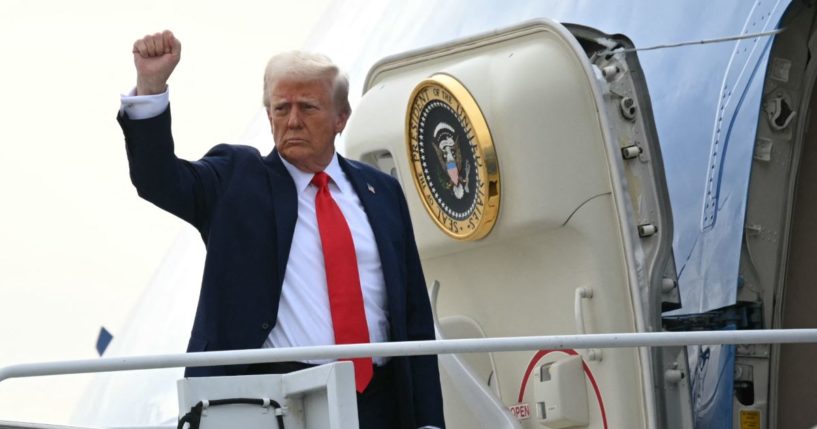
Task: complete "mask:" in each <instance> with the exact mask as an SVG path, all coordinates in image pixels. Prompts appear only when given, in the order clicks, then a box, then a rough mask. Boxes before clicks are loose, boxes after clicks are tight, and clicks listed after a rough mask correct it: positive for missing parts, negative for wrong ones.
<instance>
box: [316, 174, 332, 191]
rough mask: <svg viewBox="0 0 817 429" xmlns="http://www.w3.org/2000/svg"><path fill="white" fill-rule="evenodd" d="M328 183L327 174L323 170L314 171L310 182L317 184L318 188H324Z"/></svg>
mask: <svg viewBox="0 0 817 429" xmlns="http://www.w3.org/2000/svg"><path fill="white" fill-rule="evenodd" d="M328 183H329V175H328V174H326V173H324V172H323V171H319V172H317V173H315V176H314V177H312V184H313V185H315V186H317V187H318V189H322V188H325V187H326V185H327V184H328Z"/></svg>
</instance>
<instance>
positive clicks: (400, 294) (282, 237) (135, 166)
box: [117, 107, 443, 428]
mask: <svg viewBox="0 0 817 429" xmlns="http://www.w3.org/2000/svg"><path fill="white" fill-rule="evenodd" d="M117 119H118V121H119V124H120V126H121V127H122V130H123V132H124V134H125V142H126V147H127V153H128V162H129V166H130V176H131V181H132V182H133V184H134V186H135V187H136V189H137V192H138V193H139V195H140V196H141V197H143V198H145V199H146V200H148V201H150V202H152V203H153V204H155V205H157V206H158V207H160V208H162V209H164V210H167V211H168V212H170V213H173V214H174V215H176V216H178V217H180V218H182V219H184V220H185V221H187V222H189V223H190V224H192V225H193V226H194V227H196V229H198V231H199V233H200V234H201V237H202V239H203V240H204V243H205V245H206V247H207V258H206V261H205V266H204V276H203V280H202V285H201V293H200V295H199V302H198V308H197V310H196V318H195V321H194V324H193V331H192V333H191V337H190V343H189V345H188V351H189V352H199V351H213V350H237V349H253V348H259V347H261V345H262V344H263V343H264V340H265V339H266V338H267V336H268V335H269V333H270V331H271V330H272V328H273V327H274V326H275V322H276V315H277V313H278V302H279V298H280V296H281V287H282V284H283V280H284V273H285V271H286V265H287V259H288V256H289V249H290V245H291V243H292V235H293V232H294V229H295V221H296V219H297V214H298V202H297V194H296V190H295V184H294V182H293V180H292V178H291V177H290V175H289V173H288V172H287V170H286V168H285V167H284V165H283V163H282V162H281V159H280V156H279V155H278V153H277V152H276V151H275V150H273V151H272V153H270V154H269V155H267V156H261V154H260V153H259V152H258V150H256V149H255V148H252V147H248V146H236V145H226V144H221V145H218V146H215V147H214V148H213V149H211V150H210V151H209V152H208V153H207V154H206V155H205V156H204V158H202V159H200V160H198V161H195V162H190V161H185V160H182V159H179V158H177V157H176V156H175V154H174V149H173V138H172V135H171V131H170V122H171V120H170V108H169V107H168V109H167V110H165V112H164V113H162V114H161V115H159V116H157V117H155V118H150V119H144V120H131V119H128V118H127V116H126V115H124V114H120V115H119V117H118V118H117ZM339 161H340V166H341V168H342V169H343V171H344V172H345V173H346V175H347V177H348V178H349V180H350V182H351V183H352V185H353V187H354V189H355V191H356V192H357V195H358V197H359V198H360V201H361V203H362V204H363V207H364V209H365V211H366V213H367V216H368V219H369V223H370V225H371V227H372V231H373V232H374V236H375V239H376V241H377V248H378V251H379V253H380V260H381V263H382V267H383V277H384V278H385V284H386V290H387V299H388V310H389V325H390V329H391V330H390V336H391V340H392V341H404V340H430V339H434V327H433V321H432V316H431V308H430V304H429V300H428V293H427V290H426V285H425V279H424V276H423V271H422V267H421V265H420V258H419V255H418V253H417V246H416V244H415V241H414V232H413V230H412V227H411V220H410V218H409V213H408V207H407V205H406V201H405V197H404V195H403V192H402V190H401V188H400V185H399V183H398V182H397V181H396V180H395V179H394V178H392V177H391V176H389V175H387V174H384V173H382V172H380V171H377V170H375V169H373V168H371V167H369V166H367V165H365V164H362V163H359V162H355V161H350V160H346V159H344V158H343V157H339ZM370 186H371V187H372V188H374V192H371V191H370V190H369V187H370ZM319 257H320V256H317V258H319ZM394 359H395V362H394V363H395V368H396V381H397V383H398V389H399V391H400V393H399V394H400V414H401V420H402V422H403V423H404V424H405V427H413V428H416V427H419V426H422V425H435V426H439V427H443V417H442V395H441V393H440V379H439V373H438V369H437V358H436V356H418V357H411V358H394ZM245 368H246V366H245V365H233V366H220V367H199V368H188V369H187V371H186V373H185V375H186V376H188V377H195V376H218V375H238V374H243V373H244V371H245Z"/></svg>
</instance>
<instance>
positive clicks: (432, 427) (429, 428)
mask: <svg viewBox="0 0 817 429" xmlns="http://www.w3.org/2000/svg"><path fill="white" fill-rule="evenodd" d="M417 429H440V428H438V427H437V426H423V427H419V428H417Z"/></svg>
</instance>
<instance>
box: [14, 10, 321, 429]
mask: <svg viewBox="0 0 817 429" xmlns="http://www.w3.org/2000/svg"><path fill="white" fill-rule="evenodd" d="M282 3H283V2H272V1H264V2H261V1H250V0H240V1H235V0H234V1H229V2H228V1H213V0H174V1H169V0H147V1H141V2H138V3H136V2H119V1H110V0H74V1H68V2H66V1H59V0H31V1H23V0H18V1H13V0H5V1H3V2H0V40H3V49H2V53H0V55H2V59H3V60H2V65H0V96H2V98H3V100H2V102H0V148H2V151H0V165H1V166H2V167H0V367H2V366H6V365H10V364H15V363H24V362H36V361H52V360H64V359H87V358H94V357H95V356H96V352H95V350H94V344H95V341H96V335H97V333H98V330H99V327H100V326H101V325H104V326H106V327H108V328H109V329H110V330H111V331H113V332H114V334H116V332H117V330H118V329H119V328H120V327H121V326H122V325H123V324H124V322H125V321H126V320H127V317H128V312H129V310H130V309H131V307H132V306H133V305H134V304H135V302H136V300H137V299H138V298H139V296H140V293H141V291H142V289H143V288H144V287H145V285H147V284H148V282H149V281H150V278H151V275H152V273H153V271H154V270H155V268H156V267H157V266H158V265H159V263H160V261H161V260H162V258H163V256H164V254H165V252H166V251H167V249H168V248H169V247H170V245H171V243H172V242H173V240H174V238H175V237H176V235H177V233H178V231H179V230H180V229H181V228H184V227H185V226H183V224H182V222H181V221H179V220H177V219H176V218H174V217H172V216H170V215H168V214H165V213H163V212H161V211H160V210H158V209H156V208H155V207H153V206H151V205H150V204H149V203H146V202H144V201H142V200H141V199H139V198H138V197H137V196H136V192H135V191H134V189H133V187H132V186H131V184H130V181H129V179H128V170H127V160H126V158H125V150H124V142H123V139H122V137H121V133H120V131H119V127H118V125H117V124H116V121H115V115H116V110H117V109H118V106H119V99H118V95H119V94H120V93H122V92H125V91H128V90H129V89H130V88H131V86H132V85H133V84H134V82H135V73H134V71H133V60H132V55H131V52H130V50H131V45H132V43H133V41H134V40H135V39H137V38H139V37H141V36H143V35H144V34H146V33H148V32H155V31H161V30H163V29H165V28H169V29H171V30H173V31H174V32H175V33H176V35H177V37H178V38H179V39H180V40H181V42H182V60H181V63H180V64H179V66H178V67H177V69H176V72H175V73H174V76H173V77H172V78H171V82H170V87H171V99H172V103H173V126H174V134H175V139H176V147H177V154H179V155H180V156H182V157H186V158H198V157H200V156H201V155H203V154H204V152H205V151H206V150H207V149H208V148H210V147H211V146H213V145H215V144H217V143H219V142H234V141H236V140H237V138H238V137H240V136H241V135H242V134H243V133H244V131H245V129H246V128H247V126H248V125H249V123H250V121H251V119H252V118H253V117H254V116H255V115H256V114H257V113H258V112H259V110H260V109H261V104H260V103H261V81H262V73H263V67H264V64H265V62H266V60H267V58H268V57H269V56H270V55H271V54H273V53H275V52H277V51H280V50H285V49H295V48H299V47H300V46H301V45H302V44H303V43H304V41H305V39H306V37H307V36H308V35H309V33H310V32H311V30H312V28H313V26H314V25H315V23H316V22H317V20H318V18H319V17H320V16H321V14H322V13H323V11H324V10H325V9H326V6H327V4H328V0H301V1H298V2H287V5H288V6H286V10H281V9H276V5H280V4H282ZM137 4H138V6H137ZM284 14H285V18H284ZM276 17H281V18H280V19H276ZM87 380H88V377H87V376H69V377H45V378H35V379H27V380H10V381H5V382H2V383H0V420H23V421H36V422H46V423H65V422H67V421H68V419H69V417H70V415H71V411H72V410H73V408H74V406H73V404H74V403H75V402H76V400H77V399H78V398H79V397H80V396H81V395H82V392H83V390H84V387H85V384H86V383H87ZM46 401H47V402H46Z"/></svg>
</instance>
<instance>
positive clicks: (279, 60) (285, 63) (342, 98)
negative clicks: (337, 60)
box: [263, 51, 352, 114]
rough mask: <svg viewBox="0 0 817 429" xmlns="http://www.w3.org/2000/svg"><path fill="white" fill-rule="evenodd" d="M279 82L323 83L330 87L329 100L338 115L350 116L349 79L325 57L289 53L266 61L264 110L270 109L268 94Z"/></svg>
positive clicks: (309, 53)
mask: <svg viewBox="0 0 817 429" xmlns="http://www.w3.org/2000/svg"><path fill="white" fill-rule="evenodd" d="M282 78H294V79H297V80H318V79H326V80H328V81H329V82H330V83H331V84H332V88H333V94H332V97H333V99H334V102H335V107H336V108H337V109H338V111H339V112H340V113H346V114H350V113H351V112H352V106H351V105H349V78H348V77H347V76H346V74H345V73H343V72H341V71H340V69H339V68H338V66H336V65H335V64H334V63H333V62H332V60H330V59H329V57H327V56H326V55H321V54H316V53H312V52H304V51H289V52H283V53H280V54H277V55H275V56H273V57H272V58H270V59H269V61H268V62H267V68H266V70H265V71H264V99H263V101H264V107H266V108H267V110H269V108H270V92H271V91H272V88H273V86H275V82H277V81H278V80H279V79H282Z"/></svg>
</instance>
